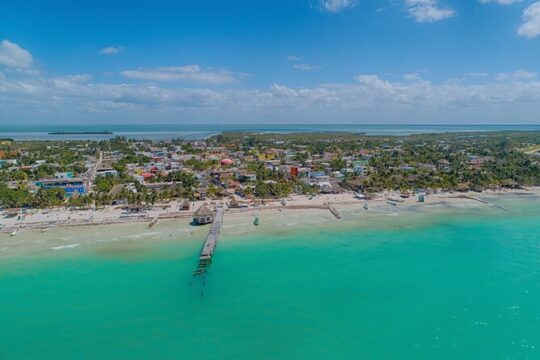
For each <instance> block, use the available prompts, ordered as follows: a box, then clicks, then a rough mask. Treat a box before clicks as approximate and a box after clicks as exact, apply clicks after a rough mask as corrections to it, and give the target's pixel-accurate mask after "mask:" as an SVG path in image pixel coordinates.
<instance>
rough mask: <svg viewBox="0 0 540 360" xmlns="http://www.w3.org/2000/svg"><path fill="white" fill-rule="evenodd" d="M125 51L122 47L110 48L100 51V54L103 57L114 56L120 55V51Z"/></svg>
mask: <svg viewBox="0 0 540 360" xmlns="http://www.w3.org/2000/svg"><path fill="white" fill-rule="evenodd" d="M122 50H124V48H123V47H122V46H118V47H117V46H108V47H105V48H103V49H101V50H99V53H100V54H102V55H114V54H118V53H119V52H120V51H122Z"/></svg>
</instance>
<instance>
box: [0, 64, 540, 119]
mask: <svg viewBox="0 0 540 360" xmlns="http://www.w3.org/2000/svg"><path fill="white" fill-rule="evenodd" d="M16 70H18V69H14V68H7V67H6V68H5V69H2V70H1V71H0V118H2V119H5V121H8V120H7V119H13V121H21V120H22V119H30V118H32V119H39V121H47V120H51V121H52V120H55V121H59V120H66V121H68V120H70V121H72V120H73V119H75V118H76V119H77V121H90V120H92V121H95V120H96V119H98V120H100V121H106V120H107V119H110V121H116V122H118V121H123V120H124V119H129V121H136V120H138V121H149V120H148V119H156V121H158V120H159V121H161V120H163V121H177V120H178V116H179V115H178V114H183V116H189V118H190V119H205V120H207V121H214V122H215V121H218V120H220V121H221V120H223V121H226V122H227V121H238V120H241V119H248V120H249V121H256V120H259V121H276V120H279V119H285V118H289V117H294V118H295V119H298V120H299V121H306V122H313V121H329V120H331V119H335V120H336V121H337V120H340V121H362V120H363V121H379V120H380V121H386V122H392V123H399V122H402V121H404V122H406V121H409V122H410V121H426V122H431V123H433V122H444V121H446V122H454V123H455V122H456V121H467V122H469V121H470V122H471V123H474V122H476V123H478V122H482V121H483V122H489V123H494V122H505V123H508V122H511V121H519V122H521V123H524V122H538V109H539V108H540V80H539V79H538V76H537V75H536V74H535V73H534V72H530V71H526V70H519V71H515V72H513V73H501V74H499V75H498V76H496V77H491V76H483V75H482V78H481V79H479V80H478V81H477V80H475V78H474V77H473V78H468V79H467V81H464V80H460V79H457V80H455V79H449V80H446V81H443V82H437V83H432V82H431V81H429V80H426V79H423V78H422V77H421V76H420V75H419V74H415V73H413V74H405V75H404V76H403V79H402V80H396V81H391V80H389V79H385V78H383V77H381V76H380V75H377V74H361V75H358V76H356V77H355V78H354V81H350V82H345V83H334V84H320V85H316V86H311V87H290V86H287V85H285V84H283V83H275V84H273V85H272V86H270V87H269V88H258V89H257V88H255V89H242V88H240V89H239V88H225V87H219V88H202V87H189V86H174V85H172V84H167V85H166V86H162V85H161V84H159V83H158V81H175V80H182V81H183V80H186V81H197V82H199V83H200V82H202V83H206V84H215V83H223V81H225V82H230V81H234V79H236V78H237V77H238V76H237V75H236V74H231V73H226V72H222V71H215V70H212V69H202V68H201V67H200V66H197V65H188V66H180V67H163V68H157V69H146V70H132V71H131V72H128V73H124V76H126V77H127V78H129V79H130V82H131V83H130V84H125V83H121V82H120V83H110V82H100V81H96V80H95V79H92V77H91V76H90V75H88V74H74V75H68V76H62V77H56V76H47V75H46V74H41V73H39V74H30V73H29V72H26V71H16ZM222 76H225V79H223V78H221V77H222ZM156 79H158V80H156ZM148 80H155V81H156V83H155V84H148V83H147V81H148ZM198 86H202V85H198Z"/></svg>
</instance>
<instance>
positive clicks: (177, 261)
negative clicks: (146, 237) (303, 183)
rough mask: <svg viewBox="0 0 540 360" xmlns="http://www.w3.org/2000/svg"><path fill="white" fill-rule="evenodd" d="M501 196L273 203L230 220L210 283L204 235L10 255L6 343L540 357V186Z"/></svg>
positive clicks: (263, 354) (22, 351)
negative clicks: (483, 200)
mask: <svg viewBox="0 0 540 360" xmlns="http://www.w3.org/2000/svg"><path fill="white" fill-rule="evenodd" d="M500 204H502V205H504V207H505V208H507V209H509V211H507V212H502V211H500V210H498V209H491V210H490V211H488V212H483V211H479V210H475V209H470V211H469V210H462V211H453V212H444V211H436V208H435V207H434V208H433V211H431V210H430V211H427V212H422V213H418V214H415V213H410V214H405V213H404V212H400V210H399V209H398V210H395V211H396V213H395V216H387V215H388V214H384V213H381V214H380V216H378V218H380V219H381V220H378V221H375V222H373V223H371V224H370V225H369V226H366V225H365V224H364V223H362V224H356V222H355V220H354V218H353V217H352V215H351V216H348V217H347V216H346V219H345V225H344V226H342V227H340V226H338V225H336V223H337V222H335V221H334V222H332V224H333V225H328V226H326V225H325V224H320V225H318V226H312V225H310V226H307V225H302V224H298V225H294V224H288V225H294V226H287V224H285V223H283V224H282V226H280V227H277V226H273V227H272V229H265V227H264V222H265V217H264V216H263V217H262V222H263V224H262V226H261V227H259V228H256V229H254V230H253V231H252V232H249V233H244V234H235V233H234V231H232V230H231V229H229V230H227V229H224V236H223V238H222V240H221V241H220V245H219V248H218V253H217V255H216V258H215V260H214V264H213V265H212V268H211V270H210V273H209V274H208V276H207V277H206V279H205V283H204V284H203V283H202V280H197V279H195V278H192V277H191V272H192V271H193V269H194V267H195V265H196V261H197V253H198V251H199V249H200V246H201V239H200V238H197V239H191V240H182V241H179V240H174V239H172V240H171V239H163V241H156V242H151V243H148V242H146V243H144V242H143V243H140V244H138V243H133V244H127V245H125V246H121V247H116V248H115V247H107V248H103V247H102V246H103V245H96V246H80V247H76V248H69V249H64V250H62V251H52V252H51V253H48V254H49V255H47V256H42V255H39V254H36V255H33V256H20V257H17V258H9V259H3V260H2V261H1V262H0V358H1V359H37V358H39V359H72V358H77V359H119V358H124V359H151V358H152V359H157V358H159V359H167V358H170V359H538V358H540V236H539V235H538V234H539V233H540V222H539V221H538V219H539V216H540V202H539V200H538V198H533V199H529V200H516V199H513V200H511V201H510V200H509V201H507V202H506V203H500ZM370 211H371V210H370ZM346 215H347V214H346ZM261 229H262V230H261Z"/></svg>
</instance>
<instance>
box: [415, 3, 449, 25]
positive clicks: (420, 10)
mask: <svg viewBox="0 0 540 360" xmlns="http://www.w3.org/2000/svg"><path fill="white" fill-rule="evenodd" d="M405 6H406V9H407V11H408V13H409V14H410V15H411V16H412V17H413V18H414V19H415V20H416V21H417V22H421V23H424V22H435V21H439V20H443V19H447V18H450V17H452V16H454V15H455V11H454V9H451V8H448V7H441V6H440V5H439V1H438V0H405Z"/></svg>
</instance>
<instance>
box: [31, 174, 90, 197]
mask: <svg viewBox="0 0 540 360" xmlns="http://www.w3.org/2000/svg"><path fill="white" fill-rule="evenodd" d="M36 186H38V187H40V188H42V189H45V190H49V189H64V191H65V192H66V196H72V195H73V194H75V193H78V194H79V195H83V194H86V186H85V185H84V181H83V180H82V179H80V178H59V179H46V180H41V181H38V182H36Z"/></svg>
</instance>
